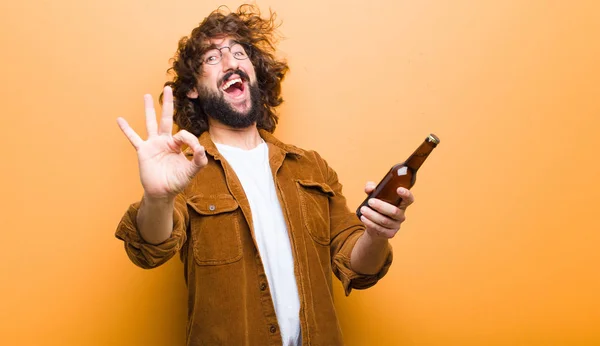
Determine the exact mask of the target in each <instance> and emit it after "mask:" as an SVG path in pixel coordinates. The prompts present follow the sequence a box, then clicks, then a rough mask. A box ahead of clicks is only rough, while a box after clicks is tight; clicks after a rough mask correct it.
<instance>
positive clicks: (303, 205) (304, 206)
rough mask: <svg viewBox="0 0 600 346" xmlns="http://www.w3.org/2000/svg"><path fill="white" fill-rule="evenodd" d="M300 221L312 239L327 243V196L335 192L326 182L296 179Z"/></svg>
mask: <svg viewBox="0 0 600 346" xmlns="http://www.w3.org/2000/svg"><path fill="white" fill-rule="evenodd" d="M296 182H297V186H298V195H299V201H300V209H301V212H302V222H303V223H304V227H305V228H306V229H307V230H308V233H309V234H310V236H311V237H312V239H313V240H314V241H315V242H317V243H319V244H321V245H329V243H330V242H331V232H330V229H329V197H333V196H334V195H335V194H334V192H333V190H332V189H331V187H329V185H327V184H323V183H318V182H315V181H310V180H296Z"/></svg>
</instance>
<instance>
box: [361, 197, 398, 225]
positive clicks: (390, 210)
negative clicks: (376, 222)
mask: <svg viewBox="0 0 600 346" xmlns="http://www.w3.org/2000/svg"><path fill="white" fill-rule="evenodd" d="M367 203H368V205H369V207H370V208H371V209H372V210H374V211H375V212H377V213H379V214H381V215H383V216H386V217H388V218H390V219H393V220H397V221H400V222H402V221H404V209H400V208H398V207H396V206H395V205H393V204H390V203H388V202H384V201H382V200H380V199H377V198H370V199H369V201H368V202H367Z"/></svg>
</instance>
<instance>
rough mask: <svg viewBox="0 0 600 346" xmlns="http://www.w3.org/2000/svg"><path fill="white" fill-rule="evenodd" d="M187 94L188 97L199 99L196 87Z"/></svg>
mask: <svg viewBox="0 0 600 346" xmlns="http://www.w3.org/2000/svg"><path fill="white" fill-rule="evenodd" d="M186 95H187V97H188V98H191V99H197V98H198V90H196V88H194V89H192V90H190V91H188V92H187V94H186Z"/></svg>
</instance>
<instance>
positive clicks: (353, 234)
mask: <svg viewBox="0 0 600 346" xmlns="http://www.w3.org/2000/svg"><path fill="white" fill-rule="evenodd" d="M320 160H322V162H323V164H322V165H321V167H322V169H323V171H324V174H325V176H326V179H327V184H328V185H329V187H331V189H332V190H333V192H334V195H333V196H332V197H331V198H330V200H329V213H330V225H331V245H330V251H331V262H332V263H331V266H332V269H333V273H334V274H335V276H336V277H337V278H338V279H339V280H340V281H341V282H342V285H343V287H344V292H345V294H346V295H349V294H350V292H351V291H352V289H353V288H355V289H366V288H369V287H371V286H373V285H375V284H376V283H377V282H378V281H379V279H381V278H382V277H383V276H385V274H386V273H387V272H388V270H389V268H390V266H391V264H392V259H393V254H392V247H391V245H389V246H388V249H387V252H388V255H387V258H386V261H385V263H384V265H383V267H382V268H381V270H380V271H379V272H378V273H376V274H372V275H364V274H359V273H357V272H355V271H354V270H352V267H351V265H350V256H351V254H352V250H353V249H354V245H355V244H356V242H357V241H358V239H359V238H360V237H361V236H362V234H363V233H364V232H365V226H364V224H363V223H362V222H361V221H360V220H359V219H358V217H357V216H356V214H355V213H354V212H352V211H350V210H349V209H348V205H347V201H346V198H345V197H344V195H343V194H342V184H340V182H339V180H338V176H337V173H336V172H335V171H334V170H333V169H331V168H330V167H329V166H328V165H327V163H326V162H325V161H324V160H323V159H320Z"/></svg>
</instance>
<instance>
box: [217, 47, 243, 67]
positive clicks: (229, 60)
mask: <svg viewBox="0 0 600 346" xmlns="http://www.w3.org/2000/svg"><path fill="white" fill-rule="evenodd" d="M221 54H223V56H222V57H221V63H222V65H223V71H229V70H236V69H237V68H238V66H239V65H240V62H239V60H238V59H236V58H234V57H233V54H232V53H231V50H230V49H227V51H226V52H223V51H221Z"/></svg>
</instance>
